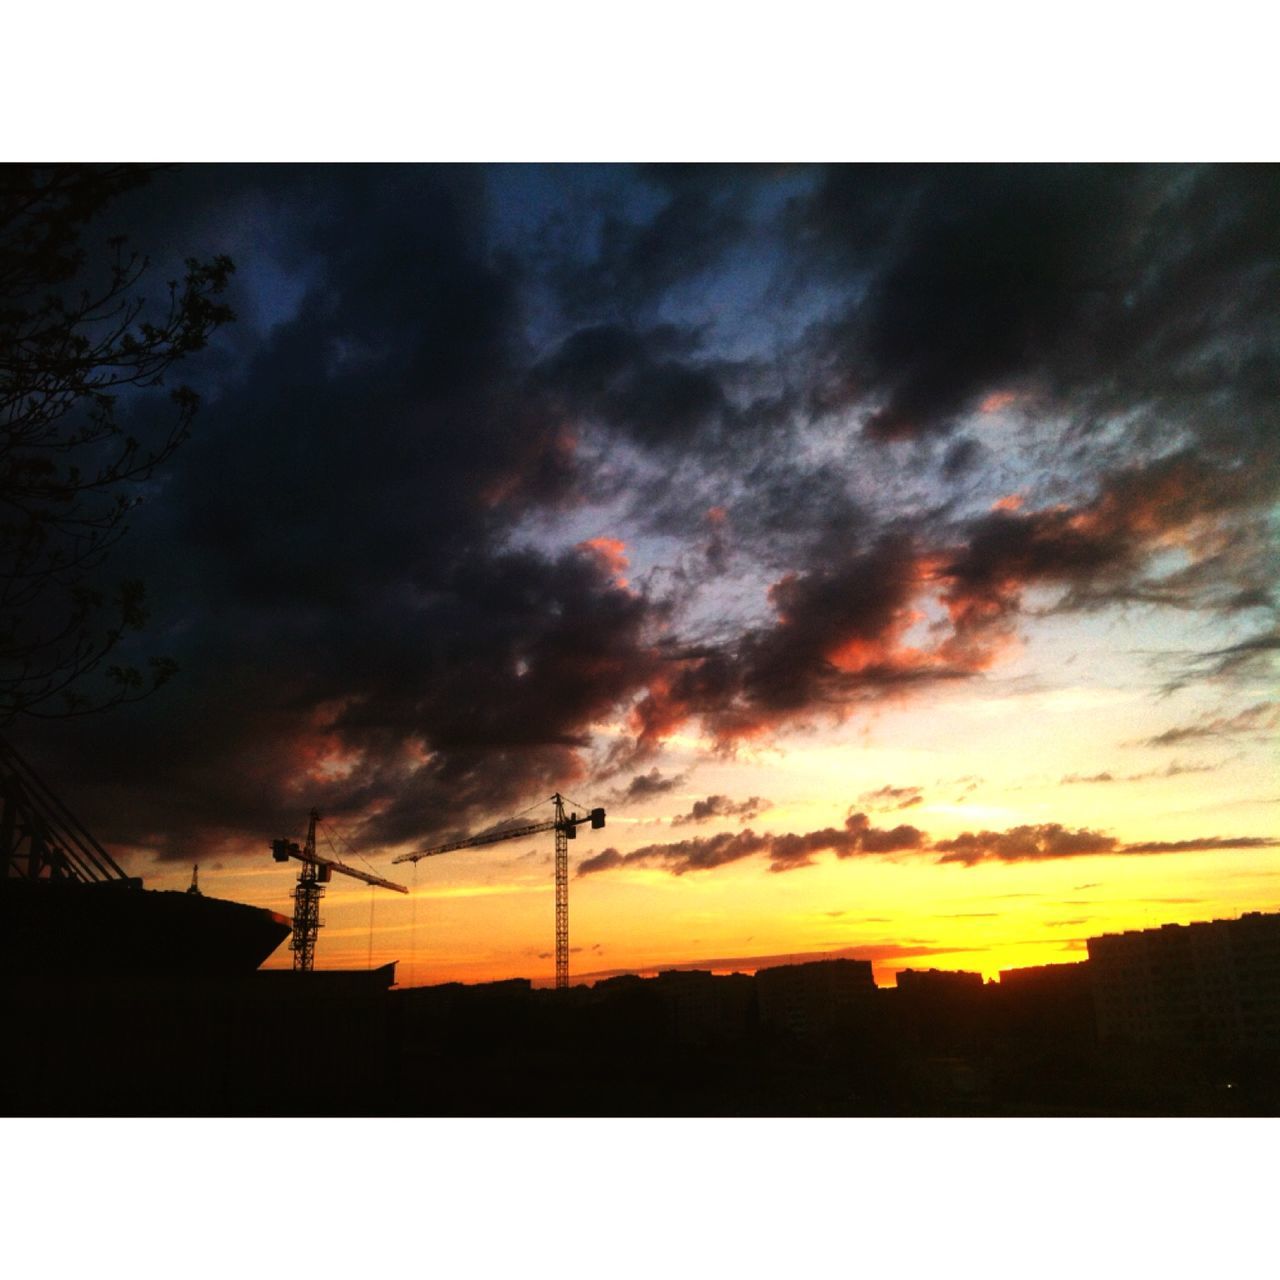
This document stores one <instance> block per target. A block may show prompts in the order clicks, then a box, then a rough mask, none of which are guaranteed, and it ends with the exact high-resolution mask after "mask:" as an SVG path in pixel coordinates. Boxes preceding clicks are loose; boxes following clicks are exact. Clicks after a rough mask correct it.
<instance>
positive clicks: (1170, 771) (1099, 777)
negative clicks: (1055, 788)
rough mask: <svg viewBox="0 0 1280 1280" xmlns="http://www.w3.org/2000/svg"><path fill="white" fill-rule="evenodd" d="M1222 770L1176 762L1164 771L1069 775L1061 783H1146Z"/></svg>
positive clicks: (1167, 766) (1065, 784) (1215, 767)
mask: <svg viewBox="0 0 1280 1280" xmlns="http://www.w3.org/2000/svg"><path fill="white" fill-rule="evenodd" d="M1221 768H1222V765H1221V764H1179V763H1178V762H1177V761H1176V760H1175V761H1173V762H1172V763H1171V764H1168V765H1166V766H1165V767H1164V768H1163V769H1147V770H1145V771H1144V772H1142V773H1122V774H1115V773H1107V772H1105V771H1104V772H1102V773H1094V774H1089V775H1084V774H1079V773H1068V774H1066V775H1065V776H1064V777H1062V778H1061V779H1060V780H1059V781H1060V783H1061V784H1062V785H1063V786H1070V785H1075V784H1078V783H1092V782H1146V781H1148V780H1149V779H1151V778H1180V777H1182V776H1183V775H1184V774H1187V773H1214V772H1216V771H1217V770H1218V769H1221Z"/></svg>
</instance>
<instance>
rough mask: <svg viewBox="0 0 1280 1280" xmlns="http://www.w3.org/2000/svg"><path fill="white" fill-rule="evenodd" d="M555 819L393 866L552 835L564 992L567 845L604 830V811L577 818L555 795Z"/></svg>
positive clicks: (403, 858)
mask: <svg viewBox="0 0 1280 1280" xmlns="http://www.w3.org/2000/svg"><path fill="white" fill-rule="evenodd" d="M551 803H552V804H553V805H554V806H555V808H554V813H555V816H554V817H553V818H552V819H551V821H550V822H532V823H529V824H528V825H527V826H521V827H504V828H503V829H502V830H500V831H488V832H484V833H482V834H480V835H478V836H468V837H466V838H465V839H462V840H452V841H450V842H448V843H447V844H441V845H436V846H435V847H434V848H432V849H419V850H418V851H417V852H416V853H402V854H401V855H400V856H399V857H398V858H392V859H391V861H392V862H393V863H395V862H418V861H419V860H420V859H422V858H434V857H437V856H439V855H440V854H442V853H452V852H453V851H454V850H455V849H474V848H476V847H477V846H480V845H486V844H498V843H499V842H501V841H503V840H520V839H522V838H523V837H525V836H532V835H538V834H540V833H541V832H544V831H554V832H555V837H556V855H555V873H556V989H557V990H558V991H563V990H564V989H565V988H566V987H568V985H569V841H570V840H572V839H574V837H575V836H576V835H577V834H578V827H579V826H580V825H581V824H582V823H584V822H589V823H590V824H591V827H592V830H595V831H598V830H599V829H600V828H601V827H603V826H604V810H603V809H592V810H591V811H590V812H588V813H585V814H583V815H581V816H579V815H578V814H577V813H576V812H575V813H566V812H565V808H564V796H562V795H561V794H560V793H559V792H558V791H557V792H556V793H555V795H553V796H552V797H551Z"/></svg>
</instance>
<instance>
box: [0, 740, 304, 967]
mask: <svg viewBox="0 0 1280 1280" xmlns="http://www.w3.org/2000/svg"><path fill="white" fill-rule="evenodd" d="M191 881H192V887H191V889H190V890H188V891H186V892H183V891H179V890H153V889H144V888H143V887H142V880H141V879H140V878H139V877H138V876H133V875H129V874H128V872H126V871H125V870H124V869H123V868H122V867H121V866H120V864H119V863H118V862H116V860H115V859H114V858H113V857H112V856H111V854H109V853H108V852H107V850H106V849H105V848H104V847H103V846H102V845H101V844H100V843H99V842H98V840H97V839H96V838H95V837H94V836H93V834H92V833H91V832H90V831H89V829H88V828H87V827H86V826H85V824H84V823H83V822H81V821H80V820H79V818H77V817H76V815H75V814H74V813H72V812H71V810H70V809H69V808H68V807H67V805H66V804H65V803H64V802H63V800H62V799H61V797H60V796H58V795H57V794H56V793H55V792H54V790H53V789H52V788H51V787H49V786H48V785H47V784H46V783H45V782H44V781H43V779H41V777H40V776H39V775H38V774H37V773H36V771H35V770H34V769H33V768H32V766H31V765H30V764H29V763H28V762H27V761H26V760H25V759H24V758H23V757H22V756H21V755H19V754H18V752H17V751H16V750H15V749H14V748H13V746H12V745H11V744H10V743H9V742H7V741H5V740H4V739H3V738H0V976H2V977H3V978H4V979H10V978H21V979H24V980H26V979H35V978H38V979H52V978H57V979H59V980H62V981H66V980H68V979H74V980H77V981H79V980H81V979H83V978H85V976H86V975H92V977H93V978H94V979H95V980H112V979H118V978H121V977H124V976H127V977H129V978H130V979H131V980H134V981H137V980H138V979H144V978H145V979H148V980H153V979H157V978H164V979H170V978H175V977H178V978H182V979H187V978H194V977H200V978H209V977H228V976H232V975H237V974H247V973H252V972H253V971H254V970H255V969H256V968H257V967H258V966H259V965H260V964H261V963H262V962H263V961H264V960H265V959H266V958H267V957H268V956H269V955H270V954H271V952H272V951H274V950H275V948H276V947H277V946H279V944H280V943H281V942H283V941H284V939H285V938H286V937H288V935H289V921H288V919H287V918H286V917H284V916H282V915H279V914H277V913H276V912H274V911H267V910H264V909H263V908H261V907H251V906H248V905H247V904H245V903H240V902H230V901H228V900H226V899H223V898H217V897H210V896H208V895H206V894H204V893H202V892H201V891H200V890H199V888H198V886H197V881H196V872H195V870H194V869H193V871H192V876H191Z"/></svg>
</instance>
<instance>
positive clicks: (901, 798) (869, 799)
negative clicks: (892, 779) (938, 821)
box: [858, 784, 924, 809]
mask: <svg viewBox="0 0 1280 1280" xmlns="http://www.w3.org/2000/svg"><path fill="white" fill-rule="evenodd" d="M858 803H859V804H861V805H864V806H866V807H868V808H872V809H910V808H913V807H914V806H915V805H918V804H923V803H924V795H923V792H922V789H921V788H920V787H891V786H889V785H888V784H886V785H885V786H883V787H877V788H876V790H874V791H864V792H863V793H862V794H861V795H860V796H859V797H858Z"/></svg>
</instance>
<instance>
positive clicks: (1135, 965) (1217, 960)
mask: <svg viewBox="0 0 1280 1280" xmlns="http://www.w3.org/2000/svg"><path fill="white" fill-rule="evenodd" d="M1088 948H1089V968H1090V971H1091V974H1092V984H1093V998H1094V1008H1095V1013H1096V1018H1097V1029H1098V1036H1099V1039H1100V1040H1102V1041H1128V1042H1131V1043H1135V1044H1141V1043H1161V1042H1181V1043H1233V1044H1276V1043H1280V914H1278V913H1270V914H1266V913H1263V912H1258V911H1254V912H1250V913H1248V914H1246V915H1243V916H1241V917H1240V918H1239V919H1238V920H1210V921H1203V922H1199V923H1196V924H1185V925H1183V924H1166V925H1161V926H1160V927H1159V928H1156V929H1140V930H1131V931H1128V932H1126V933H1118V934H1104V935H1102V936H1101V937H1098V938H1090V939H1089V941H1088Z"/></svg>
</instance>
